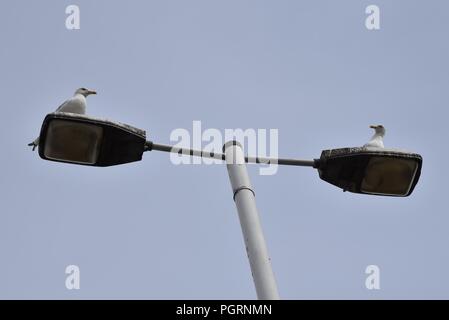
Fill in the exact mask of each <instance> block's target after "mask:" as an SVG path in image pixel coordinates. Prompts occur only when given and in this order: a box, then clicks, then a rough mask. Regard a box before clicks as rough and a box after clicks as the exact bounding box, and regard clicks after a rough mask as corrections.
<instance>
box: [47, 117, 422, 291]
mask: <svg viewBox="0 0 449 320" xmlns="http://www.w3.org/2000/svg"><path fill="white" fill-rule="evenodd" d="M152 150H157V151H163V152H172V153H179V154H184V155H190V156H197V157H206V158H213V159H219V160H223V161H226V164H227V169H228V173H229V178H230V181H231V186H232V189H233V199H234V201H235V203H236V206H237V211H238V213H239V219H240V224H241V227H242V232H243V237H244V241H245V246H246V250H247V254H248V258H249V261H250V266H251V271H252V275H253V280H254V283H255V286H256V291H257V296H258V297H259V298H260V299H278V298H279V295H278V292H277V286H276V282H275V279H274V275H273V271H272V269H271V262H270V258H269V256H268V250H267V247H266V244H265V240H264V237H263V232H262V228H261V224H260V221H259V216H258V213H257V209H256V203H255V193H254V190H253V188H252V186H251V183H250V180H249V176H248V172H247V170H246V166H245V163H264V164H279V165H293V166H303V167H312V168H315V169H317V170H318V173H319V176H320V178H321V179H322V180H324V181H326V182H328V183H331V184H333V185H335V186H337V187H339V188H341V189H343V191H349V192H353V193H362V194H370V195H382V196H398V197H406V196H409V195H410V194H411V193H412V192H413V189H414V188H415V186H416V184H417V183H418V180H419V176H420V173H421V167H422V157H421V156H420V155H419V154H416V153H410V152H406V151H401V150H396V149H385V148H373V147H356V148H341V149H331V150H324V151H322V153H321V156H320V158H319V159H314V160H299V159H282V158H279V159H273V158H262V157H249V156H244V154H243V150H242V147H241V145H240V144H239V143H238V142H236V141H229V142H227V143H226V144H225V145H224V147H223V153H215V152H205V151H202V150H193V149H188V148H177V147H172V146H169V145H163V144H156V143H153V142H152V141H147V140H146V133H145V131H144V130H141V129H138V128H134V127H132V126H129V125H126V124H122V123H118V122H113V121H109V120H103V119H97V118H92V117H89V116H86V115H80V114H73V113H63V112H55V113H50V114H48V115H47V116H46V117H45V119H44V122H43V124H42V128H41V132H40V140H39V156H40V157H41V158H42V159H45V160H51V161H58V162H65V163H73V164H79V165H89V166H98V167H106V166H112V165H118V164H124V163H129V162H134V161H140V160H142V155H143V153H144V152H146V151H152Z"/></svg>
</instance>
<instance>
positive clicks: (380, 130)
mask: <svg viewBox="0 0 449 320" xmlns="http://www.w3.org/2000/svg"><path fill="white" fill-rule="evenodd" d="M369 127H370V128H371V129H374V130H375V133H374V135H373V137H372V138H371V140H370V141H368V143H365V145H364V146H363V147H364V148H366V147H375V148H383V147H384V141H383V138H384V136H385V128H384V126H382V125H377V126H369Z"/></svg>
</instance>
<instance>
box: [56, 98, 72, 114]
mask: <svg viewBox="0 0 449 320" xmlns="http://www.w3.org/2000/svg"><path fill="white" fill-rule="evenodd" d="M69 102H70V99H68V100H66V101H64V102H63V103H62V104H61V105H60V106H59V107H58V109H56V111H55V112H58V111H61V112H63V111H64V107H66V106H67V105H68V104H69Z"/></svg>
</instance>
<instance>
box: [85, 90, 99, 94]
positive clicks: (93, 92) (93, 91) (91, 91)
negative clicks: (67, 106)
mask: <svg viewBox="0 0 449 320" xmlns="http://www.w3.org/2000/svg"><path fill="white" fill-rule="evenodd" d="M87 93H88V94H97V91H95V90H89V91H88V92H87Z"/></svg>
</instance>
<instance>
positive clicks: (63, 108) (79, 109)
mask: <svg viewBox="0 0 449 320" xmlns="http://www.w3.org/2000/svg"><path fill="white" fill-rule="evenodd" d="M91 94H97V92H96V91H94V90H89V89H86V88H79V89H78V90H76V91H75V94H74V95H73V97H71V98H69V99H67V100H66V101H65V102H64V103H63V104H61V105H60V106H59V108H58V109H56V111H55V112H70V113H78V114H86V97H87V96H88V95H91ZM28 145H29V146H30V147H31V146H32V147H33V151H34V149H36V147H37V146H38V145H39V137H37V138H36V140H34V141H33V142H31V143H29V144H28Z"/></svg>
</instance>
